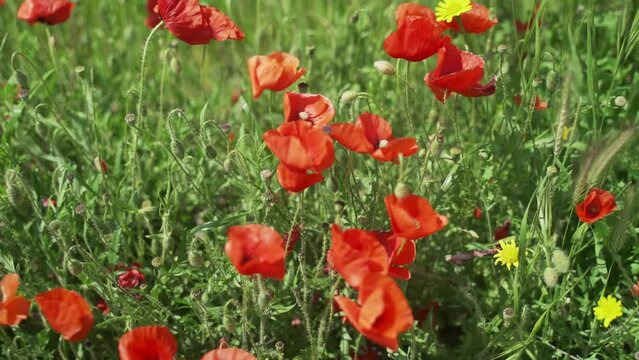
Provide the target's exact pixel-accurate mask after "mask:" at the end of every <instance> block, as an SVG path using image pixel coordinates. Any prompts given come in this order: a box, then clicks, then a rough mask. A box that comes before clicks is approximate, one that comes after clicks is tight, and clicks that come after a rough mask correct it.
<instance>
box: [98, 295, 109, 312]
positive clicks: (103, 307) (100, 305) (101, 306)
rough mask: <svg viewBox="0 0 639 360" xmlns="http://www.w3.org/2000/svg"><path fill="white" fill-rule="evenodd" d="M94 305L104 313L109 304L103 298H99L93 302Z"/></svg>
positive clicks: (107, 310)
mask: <svg viewBox="0 0 639 360" xmlns="http://www.w3.org/2000/svg"><path fill="white" fill-rule="evenodd" d="M95 307H96V308H98V310H100V311H102V315H106V314H108V313H109V305H108V304H107V302H106V300H104V299H103V298H100V300H98V302H97V303H96V304H95Z"/></svg>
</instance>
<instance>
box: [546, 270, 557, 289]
mask: <svg viewBox="0 0 639 360" xmlns="http://www.w3.org/2000/svg"><path fill="white" fill-rule="evenodd" d="M558 278H559V275H558V274H557V271H556V270H555V269H553V268H551V267H547V268H546V269H544V283H546V286H547V287H549V288H553V287H555V285H557V280H558Z"/></svg>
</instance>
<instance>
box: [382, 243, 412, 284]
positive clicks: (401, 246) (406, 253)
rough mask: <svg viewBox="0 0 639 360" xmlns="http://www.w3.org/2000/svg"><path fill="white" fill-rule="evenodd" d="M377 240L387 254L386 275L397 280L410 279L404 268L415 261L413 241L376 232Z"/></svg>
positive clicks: (407, 270) (408, 272)
mask: <svg viewBox="0 0 639 360" xmlns="http://www.w3.org/2000/svg"><path fill="white" fill-rule="evenodd" d="M377 238H378V240H379V242H380V243H381V244H382V245H384V248H385V249H386V253H387V254H388V265H389V268H388V274H389V275H390V276H392V277H395V278H399V279H404V280H408V279H410V278H411V273H410V270H409V269H407V268H406V267H405V266H406V265H410V264H412V263H413V262H414V261H415V257H416V255H417V249H416V248H415V241H413V240H409V239H405V238H402V237H399V236H396V235H394V234H393V233H392V232H391V231H387V232H378V233H377Z"/></svg>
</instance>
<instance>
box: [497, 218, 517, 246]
mask: <svg viewBox="0 0 639 360" xmlns="http://www.w3.org/2000/svg"><path fill="white" fill-rule="evenodd" d="M512 224H513V223H512V221H510V220H506V221H504V223H503V224H502V225H501V226H498V227H497V228H496V229H495V235H494V236H493V238H494V239H495V241H498V240H501V239H505V238H507V237H508V236H510V225H512Z"/></svg>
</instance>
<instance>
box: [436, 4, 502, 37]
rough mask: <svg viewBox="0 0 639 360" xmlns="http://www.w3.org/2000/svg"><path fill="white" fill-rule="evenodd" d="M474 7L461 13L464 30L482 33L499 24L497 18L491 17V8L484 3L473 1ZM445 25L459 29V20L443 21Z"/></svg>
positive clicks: (460, 17)
mask: <svg viewBox="0 0 639 360" xmlns="http://www.w3.org/2000/svg"><path fill="white" fill-rule="evenodd" d="M472 5H473V8H472V9H470V10H469V11H466V12H465V13H463V14H461V15H459V19H460V21H461V23H462V26H463V27H464V31H465V32H467V33H471V34H481V33H483V32H485V31H487V30H488V29H490V28H491V27H493V26H495V24H497V22H498V21H497V19H491V18H490V10H489V9H488V8H487V7H485V6H484V5H481V4H478V3H475V2H473V3H472ZM441 24H442V25H443V26H446V27H448V28H450V29H453V30H456V31H459V24H458V23H457V21H454V20H453V21H451V22H449V23H447V22H442V23H441Z"/></svg>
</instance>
